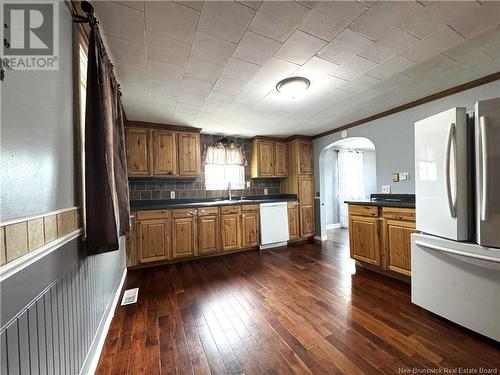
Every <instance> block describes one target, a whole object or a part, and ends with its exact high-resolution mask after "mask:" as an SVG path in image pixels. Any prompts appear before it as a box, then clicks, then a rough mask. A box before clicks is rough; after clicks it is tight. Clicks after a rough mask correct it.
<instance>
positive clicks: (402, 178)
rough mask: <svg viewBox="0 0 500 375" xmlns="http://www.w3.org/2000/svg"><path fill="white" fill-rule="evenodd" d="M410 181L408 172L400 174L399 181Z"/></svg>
mask: <svg viewBox="0 0 500 375" xmlns="http://www.w3.org/2000/svg"><path fill="white" fill-rule="evenodd" d="M409 179H410V175H409V174H408V172H401V173H400V174H399V181H408V180H409Z"/></svg>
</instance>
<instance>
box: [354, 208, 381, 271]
mask: <svg viewBox="0 0 500 375" xmlns="http://www.w3.org/2000/svg"><path fill="white" fill-rule="evenodd" d="M378 220H379V219H377V218H371V217H362V216H350V217H349V245H350V251H351V258H354V259H358V260H361V261H363V262H367V263H371V264H375V265H377V266H380V242H379V233H378V225H379V224H378Z"/></svg>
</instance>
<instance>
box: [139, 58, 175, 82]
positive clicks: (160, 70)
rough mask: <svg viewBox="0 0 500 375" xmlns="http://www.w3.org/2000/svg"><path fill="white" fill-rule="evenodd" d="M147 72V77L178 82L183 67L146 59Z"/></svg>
mask: <svg viewBox="0 0 500 375" xmlns="http://www.w3.org/2000/svg"><path fill="white" fill-rule="evenodd" d="M148 74H149V78H153V79H160V80H163V81H170V82H176V83H180V82H181V81H182V75H183V74H184V68H182V67H180V66H177V65H172V64H168V63H164V62H161V61H156V60H151V59H148Z"/></svg>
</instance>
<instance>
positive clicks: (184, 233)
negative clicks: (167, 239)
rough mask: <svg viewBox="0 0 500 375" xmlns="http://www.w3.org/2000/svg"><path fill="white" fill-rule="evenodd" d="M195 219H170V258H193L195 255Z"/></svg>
mask: <svg viewBox="0 0 500 375" xmlns="http://www.w3.org/2000/svg"><path fill="white" fill-rule="evenodd" d="M196 229H197V228H196V217H181V218H175V219H172V258H173V259H178V258H186V257H193V256H195V255H196V254H197V246H196V244H197V238H198V236H197V233H196Z"/></svg>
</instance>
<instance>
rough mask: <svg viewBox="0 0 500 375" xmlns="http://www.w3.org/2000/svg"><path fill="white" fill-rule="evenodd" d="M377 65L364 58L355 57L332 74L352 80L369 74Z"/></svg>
mask: <svg viewBox="0 0 500 375" xmlns="http://www.w3.org/2000/svg"><path fill="white" fill-rule="evenodd" d="M376 65H377V63H376V62H373V61H371V60H368V59H365V58H364V57H360V56H354V57H352V58H351V59H349V60H347V61H346V62H345V63H344V64H343V65H341V66H339V67H338V68H336V69H335V71H334V72H333V73H332V75H334V76H335V77H338V78H342V79H346V80H351V79H353V78H354V77H356V76H359V75H360V74H363V73H365V72H367V71H368V70H370V69H372V68H373V67H374V66H376Z"/></svg>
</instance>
